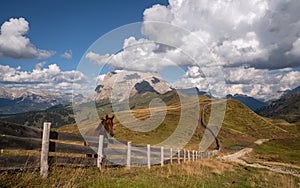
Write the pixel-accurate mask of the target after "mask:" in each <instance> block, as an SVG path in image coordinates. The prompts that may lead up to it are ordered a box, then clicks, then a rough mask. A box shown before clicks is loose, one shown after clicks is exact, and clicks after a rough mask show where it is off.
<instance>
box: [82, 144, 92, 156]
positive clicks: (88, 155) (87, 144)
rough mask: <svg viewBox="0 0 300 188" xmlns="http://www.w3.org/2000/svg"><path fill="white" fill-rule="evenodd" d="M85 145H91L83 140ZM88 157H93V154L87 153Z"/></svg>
mask: <svg viewBox="0 0 300 188" xmlns="http://www.w3.org/2000/svg"><path fill="white" fill-rule="evenodd" d="M83 145H84V146H89V143H87V142H83ZM86 157H93V154H86Z"/></svg>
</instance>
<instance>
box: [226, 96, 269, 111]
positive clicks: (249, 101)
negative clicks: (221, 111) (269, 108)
mask: <svg viewBox="0 0 300 188" xmlns="http://www.w3.org/2000/svg"><path fill="white" fill-rule="evenodd" d="M227 98H228V99H235V100H238V101H240V102H242V103H243V104H245V105H246V106H248V108H250V109H251V110H252V111H256V110H257V109H259V108H261V107H263V106H265V105H266V104H267V103H265V102H263V101H260V100H258V99H255V98H253V97H249V96H247V95H240V94H235V95H227Z"/></svg>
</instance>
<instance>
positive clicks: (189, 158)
mask: <svg viewBox="0 0 300 188" xmlns="http://www.w3.org/2000/svg"><path fill="white" fill-rule="evenodd" d="M188 160H189V161H191V155H190V151H189V150H188Z"/></svg>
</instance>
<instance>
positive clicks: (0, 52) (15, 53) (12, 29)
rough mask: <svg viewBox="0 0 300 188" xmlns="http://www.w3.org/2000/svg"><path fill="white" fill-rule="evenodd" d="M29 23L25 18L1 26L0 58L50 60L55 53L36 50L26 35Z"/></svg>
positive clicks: (12, 19)
mask: <svg viewBox="0 0 300 188" xmlns="http://www.w3.org/2000/svg"><path fill="white" fill-rule="evenodd" d="M28 31H29V23H28V22H27V21H26V20H25V19H24V18H11V19H9V21H6V22H4V23H3V24H2V26H1V34H0V56H2V57H10V58H14V59H34V58H39V59H43V58H48V57H50V56H52V55H53V54H54V52H53V51H48V50H41V49H38V48H36V47H35V46H34V45H33V44H32V43H31V42H30V39H29V38H27V37H26V36H25V35H26V34H27V32H28Z"/></svg>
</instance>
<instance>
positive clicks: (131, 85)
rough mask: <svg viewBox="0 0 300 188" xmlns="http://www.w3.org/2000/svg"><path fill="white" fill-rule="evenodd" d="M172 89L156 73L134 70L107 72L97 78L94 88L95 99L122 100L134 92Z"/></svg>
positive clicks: (155, 91) (164, 91)
mask: <svg viewBox="0 0 300 188" xmlns="http://www.w3.org/2000/svg"><path fill="white" fill-rule="evenodd" d="M171 90H172V89H171V88H170V86H169V85H168V84H167V83H166V82H165V81H164V80H163V79H162V78H161V76H160V75H159V74H158V73H145V72H135V71H119V72H109V73H107V74H106V75H105V76H104V77H102V79H99V82H98V85H97V87H96V89H95V91H96V96H95V99H96V100H101V99H107V98H110V99H115V100H124V99H126V97H127V98H128V97H132V96H134V95H136V94H141V93H145V92H153V93H157V94H164V93H166V92H168V91H171Z"/></svg>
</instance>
